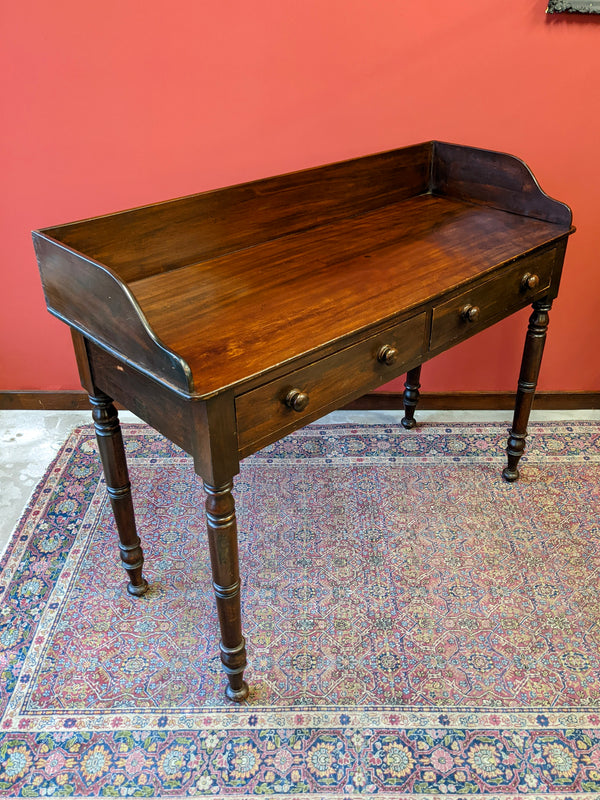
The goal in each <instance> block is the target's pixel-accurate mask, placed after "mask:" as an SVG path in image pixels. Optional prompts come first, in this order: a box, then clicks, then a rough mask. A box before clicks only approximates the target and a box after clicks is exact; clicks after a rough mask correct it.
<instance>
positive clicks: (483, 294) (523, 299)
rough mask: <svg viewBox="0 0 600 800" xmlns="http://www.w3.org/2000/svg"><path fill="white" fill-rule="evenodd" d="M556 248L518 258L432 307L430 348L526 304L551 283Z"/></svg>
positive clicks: (487, 323) (467, 332)
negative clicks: (496, 274)
mask: <svg viewBox="0 0 600 800" xmlns="http://www.w3.org/2000/svg"><path fill="white" fill-rule="evenodd" d="M556 252H557V251H556V249H552V250H548V251H546V252H545V253H538V254H537V255H535V256H529V257H527V258H524V259H521V260H519V261H518V262H517V263H516V264H514V265H513V266H512V267H509V268H508V269H506V270H503V271H502V273H501V274H500V275H498V276H497V277H496V278H491V279H490V280H487V281H484V282H483V283H479V284H476V285H475V286H473V287H472V288H471V289H469V290H468V291H466V292H463V294H461V295H458V297H455V298H453V299H452V300H448V301H446V302H445V303H442V304H441V305H439V306H436V307H435V308H434V309H433V321H432V325H431V349H432V350H436V349H437V348H438V347H441V346H443V345H445V344H450V343H451V342H455V341H459V340H460V339H463V338H464V339H466V338H467V337H468V336H470V335H471V334H473V333H476V332H477V331H479V330H482V329H483V328H486V327H487V326H488V325H491V324H492V323H493V322H496V320H498V319H500V317H502V316H505V315H506V314H507V313H511V312H512V311H517V310H518V309H519V308H522V307H523V306H526V305H527V304H528V303H530V302H531V299H532V298H534V297H535V296H536V295H539V294H540V292H542V291H543V290H545V289H547V288H548V287H549V286H550V282H551V279H552V269H553V267H554V261H555V257H556Z"/></svg>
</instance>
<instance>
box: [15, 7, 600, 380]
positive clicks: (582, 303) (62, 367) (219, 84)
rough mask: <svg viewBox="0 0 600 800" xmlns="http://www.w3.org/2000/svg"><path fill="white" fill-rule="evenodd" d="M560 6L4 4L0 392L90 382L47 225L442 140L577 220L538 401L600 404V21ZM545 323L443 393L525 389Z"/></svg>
mask: <svg viewBox="0 0 600 800" xmlns="http://www.w3.org/2000/svg"><path fill="white" fill-rule="evenodd" d="M545 6H546V0H503V2H502V3H499V2H497V0H476V2H474V1H473V0H453V2H452V3H448V2H447V0H413V2H406V1H404V0H325V2H324V0H253V2H248V0H210V2H209V0H177V1H176V2H165V0H145V2H141V0H140V1H139V2H134V1H133V0H107V2H102V3H82V2H80V0H77V1H75V0H54V2H48V1H47V0H21V1H20V2H18V3H4V4H2V9H1V10H0V29H1V30H2V34H0V35H2V36H3V38H4V42H1V43H0V45H1V46H0V76H1V78H0V80H1V81H2V83H3V86H2V97H3V99H4V103H6V104H7V110H6V113H5V114H4V115H3V118H4V123H3V124H2V126H1V128H0V153H1V154H2V156H1V157H2V160H3V162H4V163H3V164H2V165H1V166H2V169H1V173H0V174H1V177H2V187H1V188H0V196H1V203H2V208H1V211H0V225H1V228H2V230H1V231H0V243H1V244H0V247H1V248H2V254H1V259H0V272H1V284H0V285H1V287H2V289H1V295H0V308H1V310H2V313H1V314H0V390H26V389H47V390H57V389H74V388H78V386H79V382H78V379H77V375H76V370H75V365H74V360H73V357H72V355H71V347H70V337H69V336H68V332H67V329H66V328H65V327H64V326H63V325H61V324H60V323H58V322H57V321H56V320H54V319H52V318H51V317H50V316H49V315H48V314H47V312H46V311H45V307H44V303H43V297H42V293H41V289H40V284H39V278H38V275H37V268H36V264H35V261H34V257H33V249H32V246H31V240H30V233H29V232H30V230H31V229H32V228H38V227H43V226H47V225H52V224H56V223H60V222H65V221H69V220H72V219H79V218H82V217H87V216H93V215H96V214H101V213H104V212H109V211H114V210H118V209H121V208H126V207H130V206H133V205H139V204H143V203H148V202H153V201H157V200H163V199H166V198H169V197H174V196H179V195H183V194H189V193H192V192H196V191H200V190H204V189H209V188H214V187H218V186H223V185H227V184H231V183H237V182H240V181H245V180H250V179H253V178H258V177H263V176H265V175H272V174H276V173H279V172H286V171H289V170H295V169H301V168H303V167H308V166H313V165H317V164H323V163H326V162H329V161H335V160H340V159H344V158H348V157H351V156H357V155H364V154H366V153H370V152H375V151H379V150H385V149H388V148H394V147H399V146H403V145H407V144H411V143H413V142H418V141H423V140H427V139H432V138H437V139H442V140H446V141H453V142H460V143H464V144H472V145H476V146H479V147H486V148H491V149H497V150H503V151H508V152H511V153H514V154H515V155H518V156H520V157H521V158H523V159H524V160H525V161H526V162H527V163H528V164H529V165H530V167H531V168H532V169H533V171H534V173H535V175H536V176H537V178H538V180H539V182H540V183H541V185H542V188H543V189H544V190H545V191H546V192H548V194H550V195H552V196H554V197H557V198H558V199H560V200H563V201H565V202H567V203H568V204H569V205H571V207H572V208H573V212H574V218H575V223H576V225H577V226H578V229H579V230H578V232H577V233H576V234H575V236H574V237H572V238H571V241H570V244H569V248H568V252H567V261H566V266H565V274H564V279H563V288H562V293H561V296H560V297H559V299H558V301H557V303H556V305H555V310H554V311H553V314H552V316H551V330H550V337H549V342H548V346H547V350H546V356H545V363H544V367H543V371H542V376H541V380H540V388H542V389H545V390H573V391H575V390H580V391H581V390H589V391H598V390H600V359H599V358H598V348H599V346H600V335H599V333H598V330H599V326H598V311H597V300H598V298H599V297H600V291H599V290H600V269H598V267H597V265H598V259H599V253H600V225H599V224H598V212H599V211H600V150H599V147H598V144H599V142H600V103H599V102H598V97H599V96H600V92H599V82H600V25H599V24H598V23H599V22H600V20H598V19H597V18H593V17H573V16H570V17H566V18H565V16H563V17H560V18H558V17H549V16H546V15H545V13H544V10H545ZM526 319H527V314H526V312H522V313H521V314H520V315H519V317H518V318H517V322H518V324H516V325H515V324H514V322H511V321H508V322H504V323H502V324H501V325H499V326H496V327H494V328H492V329H490V330H489V331H488V332H486V333H484V334H482V335H480V336H478V337H476V338H475V339H472V340H471V341H470V342H467V343H465V344H464V345H461V346H460V347H459V348H457V349H456V350H455V351H453V352H451V353H448V354H445V355H444V356H442V357H440V358H438V359H436V360H435V361H433V362H430V363H429V364H428V365H427V367H426V369H425V370H424V373H423V377H424V389H425V390H427V391H460V390H464V391H473V390H488V391H494V390H507V389H512V388H514V386H515V382H516V372H517V369H518V362H519V360H520V353H521V346H522V341H523V335H524V328H525V324H526ZM489 353H493V355H492V356H491V357H490V356H489ZM475 364H476V365H477V369H476V370H475V369H472V368H471V366H472V365H475Z"/></svg>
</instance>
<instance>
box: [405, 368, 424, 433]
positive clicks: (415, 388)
mask: <svg viewBox="0 0 600 800" xmlns="http://www.w3.org/2000/svg"><path fill="white" fill-rule="evenodd" d="M420 379H421V365H420V364H419V366H418V367H415V368H414V369H411V370H409V371H408V372H407V373H406V381H405V382H404V394H403V395H402V400H403V402H404V417H403V418H402V420H401V422H402V425H403V426H404V427H405V428H406V429H407V430H408V429H410V428H414V427H415V425H416V424H417V422H416V420H415V409H416V407H417V403H418V401H419V389H420V388H421V384H420Z"/></svg>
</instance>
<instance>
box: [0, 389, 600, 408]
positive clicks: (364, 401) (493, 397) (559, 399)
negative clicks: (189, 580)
mask: <svg viewBox="0 0 600 800" xmlns="http://www.w3.org/2000/svg"><path fill="white" fill-rule="evenodd" d="M514 401H515V396H514V393H511V392H448V393H431V394H427V393H426V392H424V393H423V394H422V395H421V396H420V398H419V404H418V408H421V409H436V410H437V409H447V410H449V411H461V410H465V411H471V410H475V411H478V410H488V409H489V410H492V411H495V410H506V409H511V408H512V407H513V405H514ZM534 407H535V408H537V409H540V410H544V411H553V410H555V411H563V410H564V411H567V410H570V411H573V410H577V409H587V408H593V409H599V408H600V392H538V393H537V394H536V396H535V403H534ZM89 408H90V403H89V400H88V397H87V395H86V394H85V392H1V391H0V409H1V410H7V409H13V410H15V411H16V410H20V411H25V410H27V411H35V410H37V411H72V410H89ZM345 408H346V409H348V410H360V411H373V410H376V411H381V410H384V409H390V410H399V409H401V408H402V393H401V392H371V393H370V394H366V395H364V396H363V397H359V398H358V400H354V401H353V402H352V403H348V405H347V406H345Z"/></svg>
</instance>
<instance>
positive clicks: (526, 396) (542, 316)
mask: <svg viewBox="0 0 600 800" xmlns="http://www.w3.org/2000/svg"><path fill="white" fill-rule="evenodd" d="M551 308H552V303H551V302H549V301H548V300H536V302H535V303H533V313H532V314H531V316H530V318H529V326H528V328H527V335H526V337H525V347H524V348H523V359H522V361H521V372H520V373H519V384H518V387H517V396H516V399H515V412H514V416H513V423H512V428H511V430H510V434H509V437H508V446H507V448H506V454H507V461H508V463H507V466H506V467H505V468H504V470H503V471H502V477H503V478H504V480H506V481H508V482H509V483H512V482H513V481H516V480H518V479H519V470H518V469H517V465H518V463H519V460H520V459H521V456H522V455H523V452H524V451H525V440H526V438H527V423H528V422H529V414H530V413H531V407H532V406H533V399H534V396H535V389H536V386H537V380H538V376H539V373H540V367H541V364H542V355H543V352H544V345H545V343H546V333H547V331H548V323H549V321H550V319H549V316H548V312H549V311H550V309H551Z"/></svg>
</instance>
